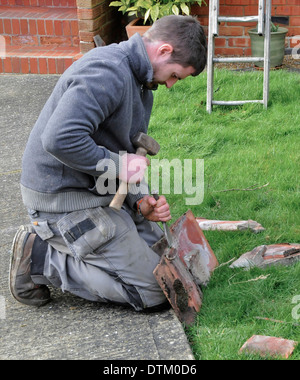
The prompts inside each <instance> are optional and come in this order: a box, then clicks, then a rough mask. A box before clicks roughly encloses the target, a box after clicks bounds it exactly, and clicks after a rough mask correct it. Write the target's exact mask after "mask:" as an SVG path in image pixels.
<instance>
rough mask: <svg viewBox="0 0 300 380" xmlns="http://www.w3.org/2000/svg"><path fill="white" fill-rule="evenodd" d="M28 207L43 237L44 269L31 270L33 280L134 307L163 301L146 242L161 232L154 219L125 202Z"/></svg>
mask: <svg viewBox="0 0 300 380" xmlns="http://www.w3.org/2000/svg"><path fill="white" fill-rule="evenodd" d="M28 211H29V216H30V219H31V221H32V223H33V226H34V228H35V231H36V233H37V234H38V235H39V236H40V238H41V239H42V240H44V241H46V242H47V243H48V248H47V253H46V257H45V264H44V273H43V275H35V276H32V278H33V281H34V282H35V283H37V284H51V285H53V286H55V287H59V288H61V289H62V290H63V291H65V290H67V291H69V292H70V293H73V294H76V295H78V296H79V297H82V298H85V299H87V300H90V301H98V302H105V303H107V302H112V303H116V304H121V305H128V304H129V305H131V306H132V307H134V309H135V310H137V311H139V310H142V309H145V308H148V307H153V306H157V305H160V304H163V303H164V302H165V301H166V298H165V296H164V294H163V292H162V290H161V288H160V287H159V285H158V284H157V281H156V280H155V277H154V275H153V270H154V268H155V267H156V265H157V264H158V262H159V260H160V257H159V256H158V255H157V254H156V253H155V252H154V251H153V250H152V249H151V248H150V247H151V246H152V245H153V244H154V243H155V242H157V241H158V240H159V239H160V238H161V237H162V235H163V232H162V230H161V228H160V227H159V226H158V225H157V224H156V223H153V222H149V221H147V220H146V219H144V218H142V217H139V216H137V215H136V213H134V212H133V211H132V210H130V209H129V208H127V207H123V208H122V209H121V210H120V211H115V210H114V209H112V208H109V207H103V208H102V207H97V208H94V209H88V210H80V211H74V212H71V213H64V214H55V213H45V212H40V211H36V210H28Z"/></svg>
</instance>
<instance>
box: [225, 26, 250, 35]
mask: <svg viewBox="0 0 300 380" xmlns="http://www.w3.org/2000/svg"><path fill="white" fill-rule="evenodd" d="M243 32H244V28H243V27H241V26H230V27H228V26H221V27H220V28H219V36H242V35H243Z"/></svg>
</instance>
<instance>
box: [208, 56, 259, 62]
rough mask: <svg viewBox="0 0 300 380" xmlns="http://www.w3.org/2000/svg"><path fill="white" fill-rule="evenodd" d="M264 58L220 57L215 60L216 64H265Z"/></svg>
mask: <svg viewBox="0 0 300 380" xmlns="http://www.w3.org/2000/svg"><path fill="white" fill-rule="evenodd" d="M263 61H264V57H230V58H225V57H220V58H213V62H214V63H229V62H263Z"/></svg>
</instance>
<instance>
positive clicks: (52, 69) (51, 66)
mask: <svg viewBox="0 0 300 380" xmlns="http://www.w3.org/2000/svg"><path fill="white" fill-rule="evenodd" d="M48 69H49V71H48V72H49V74H56V73H57V72H56V59H55V58H48Z"/></svg>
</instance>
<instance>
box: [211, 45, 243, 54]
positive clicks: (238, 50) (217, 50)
mask: <svg viewBox="0 0 300 380" xmlns="http://www.w3.org/2000/svg"><path fill="white" fill-rule="evenodd" d="M215 55H244V50H243V48H226V47H223V48H222V47H216V48H215Z"/></svg>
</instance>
